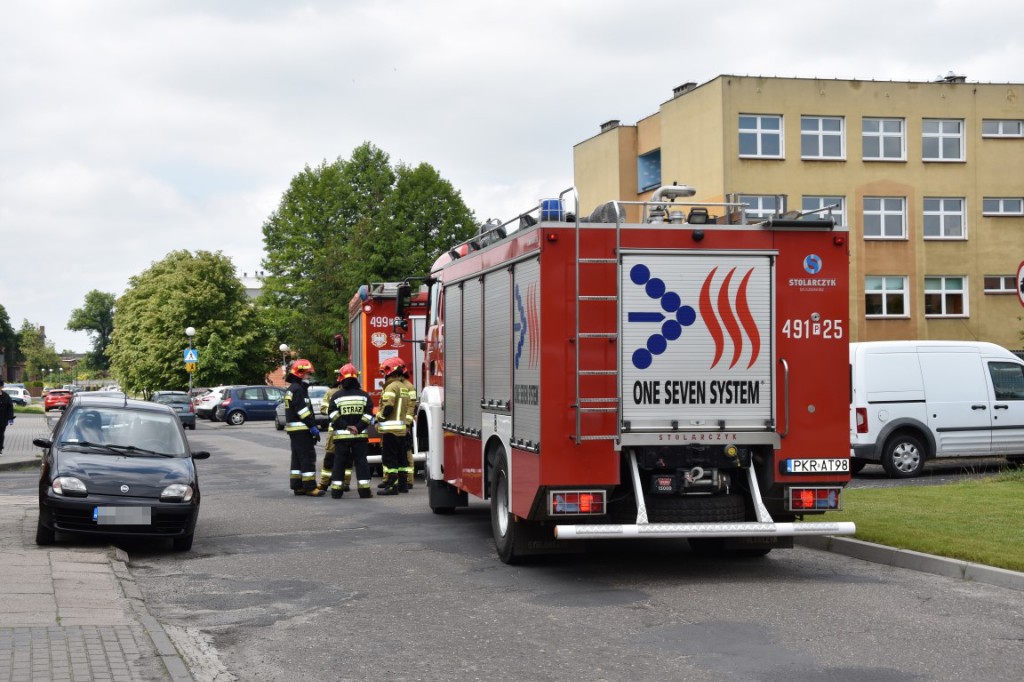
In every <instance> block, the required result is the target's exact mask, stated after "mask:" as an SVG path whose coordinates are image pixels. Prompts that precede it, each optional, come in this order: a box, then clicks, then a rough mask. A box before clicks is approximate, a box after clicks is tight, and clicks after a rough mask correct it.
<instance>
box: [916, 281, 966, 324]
mask: <svg viewBox="0 0 1024 682" xmlns="http://www.w3.org/2000/svg"><path fill="white" fill-rule="evenodd" d="M924 314H925V317H967V278H966V277H959V276H957V277H925V278H924Z"/></svg>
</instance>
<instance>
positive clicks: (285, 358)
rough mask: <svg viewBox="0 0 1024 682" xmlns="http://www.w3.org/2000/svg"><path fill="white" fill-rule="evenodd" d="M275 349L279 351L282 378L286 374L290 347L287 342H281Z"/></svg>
mask: <svg viewBox="0 0 1024 682" xmlns="http://www.w3.org/2000/svg"><path fill="white" fill-rule="evenodd" d="M277 349H278V350H279V351H281V378H284V377H285V376H287V375H288V351H289V350H291V349H290V348H288V344H287V343H282V344H281V345H280V346H278V347H277Z"/></svg>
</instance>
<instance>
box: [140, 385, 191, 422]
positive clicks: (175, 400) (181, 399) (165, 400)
mask: <svg viewBox="0 0 1024 682" xmlns="http://www.w3.org/2000/svg"><path fill="white" fill-rule="evenodd" d="M149 399H150V400H151V401H153V402H154V403H160V404H161V405H170V407H171V408H172V409H173V410H174V411H175V412H177V413H178V419H180V420H181V425H182V426H184V427H185V428H186V429H192V430H195V428H196V409H195V407H193V406H192V399H191V398H189V395H188V393H187V392H186V391H156V392H154V393H153V395H152V396H150V398H149Z"/></svg>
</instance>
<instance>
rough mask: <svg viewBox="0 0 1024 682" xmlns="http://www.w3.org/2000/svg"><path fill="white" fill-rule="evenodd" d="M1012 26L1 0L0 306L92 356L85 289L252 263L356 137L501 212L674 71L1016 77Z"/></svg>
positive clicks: (817, 12)
mask: <svg viewBox="0 0 1024 682" xmlns="http://www.w3.org/2000/svg"><path fill="white" fill-rule="evenodd" d="M1022 25H1024V3H1022V2H1020V0H1001V1H996V0H971V1H969V2H968V1H966V0H933V1H928V2H926V1H919V2H909V1H907V2H877V1H875V0H862V1H861V2H858V3H852V2H847V3H832V2H820V1H816V2H803V1H799V2H786V1H785V0H783V1H782V2H763V1H762V0H742V1H739V0H738V1H735V2H730V1H728V0H717V1H705V0H692V1H691V0H685V1H684V0H648V1H646V2H644V1H639V2H638V1H635V0H634V1H633V2H624V1H611V0H608V1H605V0H587V1H583V0H576V1H570V0H515V1H508V2H506V1H505V0H444V2H424V1H423V0H415V1H412V0H393V1H391V0H362V1H360V2H352V1H349V0H312V1H309V2H298V1H296V2H285V1H283V0H282V1H279V2H278V1H274V0H90V1H88V2H85V1H82V0H5V2H4V3H3V12H2V20H0V304H2V305H3V306H4V307H5V308H6V309H7V313H8V315H9V317H10V320H11V324H12V325H13V326H14V327H15V328H18V327H20V326H21V324H22V321H23V320H25V319H28V320H30V321H31V322H33V323H35V324H37V325H44V326H45V327H46V332H47V336H48V337H49V338H50V339H51V340H53V341H54V343H55V345H56V348H57V350H58V351H60V350H64V349H70V350H74V351H85V350H88V348H89V340H88V337H87V335H86V334H85V333H82V332H70V331H67V330H66V329H65V325H66V324H67V320H68V318H69V316H70V314H71V311H72V310H73V309H75V308H78V307H81V305H82V304H83V302H84V299H85V294H86V293H87V292H88V291H90V290H92V289H99V290H101V291H106V292H110V293H113V294H115V295H120V294H121V293H123V291H124V289H125V287H126V286H127V284H128V278H129V277H131V276H132V275H135V274H138V273H140V272H142V271H143V270H145V269H146V268H147V267H148V266H149V265H150V264H151V263H152V262H154V261H157V260H160V259H162V258H163V257H164V255H166V254H167V252H169V251H171V250H174V249H182V248H185V249H190V250H197V249H207V250H211V251H221V252H223V253H224V254H225V255H227V256H229V257H230V258H231V259H232V261H233V262H234V264H235V267H236V269H237V270H238V273H239V275H241V274H242V273H245V272H247V273H249V274H252V273H253V272H254V271H255V270H258V269H259V268H260V260H261V258H262V257H263V243H262V232H261V226H262V224H263V221H264V220H265V219H266V217H267V216H268V215H269V214H270V213H271V212H272V211H273V210H274V208H275V207H276V206H277V204H278V202H279V200H280V198H281V194H282V193H283V192H284V191H285V190H286V189H287V187H288V183H289V181H290V180H291V178H292V177H293V176H294V175H295V174H296V173H298V172H300V171H301V170H302V169H303V167H304V166H305V165H307V164H309V165H316V164H318V163H319V162H321V161H322V160H325V159H326V160H334V159H336V158H337V157H339V156H340V157H343V158H348V157H349V156H350V155H351V153H352V150H353V149H354V148H355V147H356V146H358V145H360V144H361V143H363V142H365V141H369V142H372V143H373V144H374V145H376V146H377V147H379V148H381V149H383V150H384V151H385V152H387V153H388V154H389V155H390V157H391V161H392V163H393V164H397V163H399V162H402V163H407V164H412V165H415V164H418V163H421V162H426V163H429V164H431V165H432V166H434V168H436V169H437V170H438V171H439V172H440V173H441V175H442V176H443V177H445V178H447V179H448V180H449V181H451V182H452V184H453V185H454V186H455V187H456V189H458V190H460V191H461V192H462V195H463V198H464V199H465V200H466V202H467V204H468V205H469V206H470V208H471V209H473V211H474V212H475V213H476V215H477V217H478V218H480V219H486V218H492V217H493V218H502V219H507V218H509V217H511V216H513V215H515V214H517V213H519V212H521V211H523V210H525V209H527V208H529V207H531V206H533V205H535V204H536V203H537V202H538V200H539V199H540V198H542V197H545V196H549V195H553V194H557V193H558V192H559V191H561V190H563V189H565V188H566V187H568V186H570V185H571V184H572V147H573V145H574V144H577V143H578V142H581V141H583V140H585V139H587V138H589V137H591V136H593V135H595V134H596V133H597V132H598V129H599V125H600V124H601V123H602V122H604V121H607V120H610V119H620V120H621V121H622V122H623V123H624V124H633V123H635V122H636V121H637V120H639V119H641V118H643V117H645V116H648V115H650V114H652V113H654V112H655V111H657V109H658V106H659V105H660V104H661V103H662V102H663V101H665V100H667V99H669V98H670V96H671V92H672V88H673V87H675V86H677V85H680V84H682V83H684V82H687V81H695V82H698V83H703V82H705V81H707V80H710V79H712V78H714V77H715V76H717V75H720V74H738V75H765V76H799V77H822V78H861V79H876V80H890V79H891V80H924V81H927V80H934V79H935V78H936V77H937V76H939V75H944V74H946V73H948V72H949V71H953V72H955V73H957V74H962V75H966V77H967V79H968V80H969V81H980V82H1017V83H1020V82H1024V37H1022V35H1024V34H1022V33H1021V31H1020V27H1021V26H1022ZM188 322H189V321H188V320H182V329H183V330H184V327H185V326H187V324H188Z"/></svg>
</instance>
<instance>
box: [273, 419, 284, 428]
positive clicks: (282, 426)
mask: <svg viewBox="0 0 1024 682" xmlns="http://www.w3.org/2000/svg"><path fill="white" fill-rule="evenodd" d="M274 428H275V429H277V430H278V431H284V424H282V423H281V422H279V421H277V420H276V419H275V420H274Z"/></svg>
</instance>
